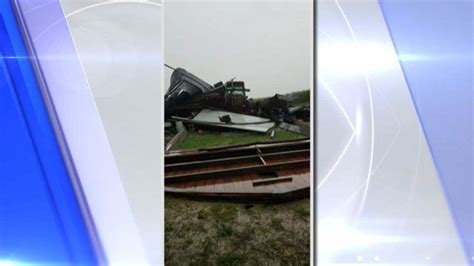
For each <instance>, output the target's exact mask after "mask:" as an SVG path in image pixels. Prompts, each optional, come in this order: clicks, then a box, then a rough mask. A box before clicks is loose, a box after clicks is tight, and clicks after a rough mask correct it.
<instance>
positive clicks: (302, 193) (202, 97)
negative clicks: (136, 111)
mask: <svg viewBox="0 0 474 266" xmlns="http://www.w3.org/2000/svg"><path fill="white" fill-rule="evenodd" d="M164 17H165V20H164V24H165V27H164V28H165V36H164V37H165V38H164V39H165V58H164V62H165V73H164V74H165V90H166V92H165V98H164V104H165V128H164V131H165V262H166V265H288V264H291V265H308V264H309V263H310V235H311V234H310V232H311V230H310V212H311V204H310V193H311V178H312V175H311V171H310V164H311V163H310V162H311V152H312V150H311V147H312V144H311V113H312V110H311V108H312V103H311V99H312V94H313V92H312V90H311V87H312V75H311V71H312V68H311V65H312V59H311V57H312V53H311V50H312V34H313V33H312V2H311V1H288V2H286V1H279V2H274V1H167V2H165V4H164ZM204 18H205V19H204Z"/></svg>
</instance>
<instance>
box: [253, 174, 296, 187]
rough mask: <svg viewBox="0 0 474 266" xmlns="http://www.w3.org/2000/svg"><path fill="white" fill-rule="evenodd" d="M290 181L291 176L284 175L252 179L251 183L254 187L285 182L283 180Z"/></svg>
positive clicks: (291, 179)
mask: <svg viewBox="0 0 474 266" xmlns="http://www.w3.org/2000/svg"><path fill="white" fill-rule="evenodd" d="M292 181H293V177H291V176H290V177H288V176H285V177H276V178H268V179H264V180H258V181H253V182H252V185H253V186H254V187H258V186H268V185H272V184H276V183H285V182H292Z"/></svg>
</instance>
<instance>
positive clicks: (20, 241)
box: [0, 1, 96, 265]
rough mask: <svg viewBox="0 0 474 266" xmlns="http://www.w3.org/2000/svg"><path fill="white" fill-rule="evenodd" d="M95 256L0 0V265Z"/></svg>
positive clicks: (72, 261) (91, 260)
mask: <svg viewBox="0 0 474 266" xmlns="http://www.w3.org/2000/svg"><path fill="white" fill-rule="evenodd" d="M4 262H7V263H12V264H16V263H19V264H22V263H28V264H29V263H32V264H46V265H50V264H63V265H78V264H81V265H94V264H96V259H95V256H94V253H93V249H92V245H91V243H90V240H89V237H88V232H87V229H86V226H85V224H84V221H83V219H82V216H81V213H80V209H79V206H78V203H77V201H76V198H75V195H74V191H73V188H72V185H71V183H70V180H69V177H68V175H67V172H66V170H65V166H64V162H63V161H62V158H61V155H60V151H59V149H58V145H57V143H56V139H55V137H54V134H53V131H52V128H51V124H50V122H49V120H48V116H47V114H46V111H45V108H44V104H43V102H42V98H41V95H40V91H39V88H38V86H37V84H36V80H35V77H34V75H33V71H32V69H31V66H30V64H29V59H28V56H27V53H26V51H25V48H24V46H23V43H22V40H21V37H20V33H19V31H18V27H17V24H16V22H15V18H14V16H13V13H12V9H11V6H10V3H9V1H0V264H2V263H4Z"/></svg>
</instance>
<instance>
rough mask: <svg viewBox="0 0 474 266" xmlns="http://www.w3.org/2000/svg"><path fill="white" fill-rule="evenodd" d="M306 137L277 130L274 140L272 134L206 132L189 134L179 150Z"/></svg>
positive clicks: (179, 145)
mask: <svg viewBox="0 0 474 266" xmlns="http://www.w3.org/2000/svg"><path fill="white" fill-rule="evenodd" d="M301 138H305V136H303V135H300V134H298V133H294V132H290V131H286V130H281V129H276V130H275V136H274V138H273V139H272V138H271V136H270V133H267V134H259V133H252V132H243V131H242V132H241V131H224V132H220V131H214V130H204V131H203V133H201V134H199V133H197V132H189V134H188V136H187V137H186V138H185V139H183V141H181V142H180V143H179V144H178V146H177V148H178V149H180V150H187V149H202V148H211V147H219V146H227V145H239V144H247V143H253V142H270V141H280V140H292V139H301Z"/></svg>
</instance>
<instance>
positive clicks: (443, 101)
mask: <svg viewBox="0 0 474 266" xmlns="http://www.w3.org/2000/svg"><path fill="white" fill-rule="evenodd" d="M379 3H380V7H381V9H382V12H383V14H384V17H385V20H386V24H387V27H388V28H389V31H390V34H391V37H392V40H393V43H394V46H395V48H396V50H397V54H398V56H399V58H400V64H401V66H402V69H403V71H404V74H405V78H406V80H407V84H408V86H409V89H410V91H411V95H412V98H413V102H414V104H415V107H416V109H417V113H418V117H419V120H420V123H421V124H422V127H423V131H424V133H425V137H426V139H427V141H428V145H429V147H430V151H431V154H432V157H433V160H434V163H435V165H436V168H437V172H438V176H439V178H440V181H441V184H442V185H443V189H444V191H445V195H446V199H447V201H448V205H449V207H450V210H451V213H452V216H453V219H454V222H455V224H456V227H457V230H458V233H459V236H460V238H461V241H462V244H463V246H464V249H465V254H466V256H467V259H468V261H470V263H471V265H474V260H473V259H472V258H474V178H473V177H474V176H473V162H474V161H473V153H474V145H473V137H472V135H473V121H474V120H473V118H474V108H473V107H474V104H473V101H474V100H473V96H474V95H473V94H474V92H473V91H474V83H473V75H474V69H473V62H474V61H473V60H474V54H473V46H474V42H473V35H474V34H473V32H474V1H470V0H453V1H422V0H417V1H394V0H379Z"/></svg>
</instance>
